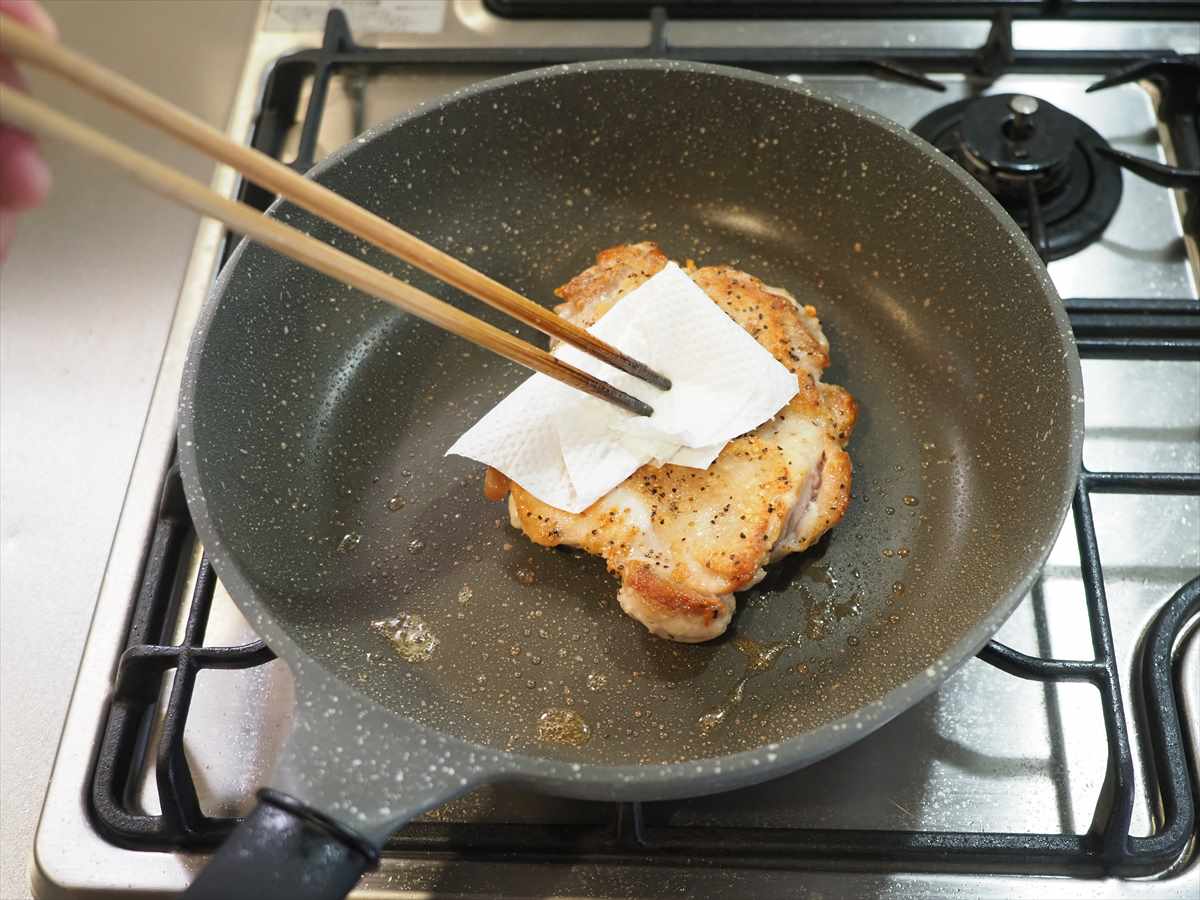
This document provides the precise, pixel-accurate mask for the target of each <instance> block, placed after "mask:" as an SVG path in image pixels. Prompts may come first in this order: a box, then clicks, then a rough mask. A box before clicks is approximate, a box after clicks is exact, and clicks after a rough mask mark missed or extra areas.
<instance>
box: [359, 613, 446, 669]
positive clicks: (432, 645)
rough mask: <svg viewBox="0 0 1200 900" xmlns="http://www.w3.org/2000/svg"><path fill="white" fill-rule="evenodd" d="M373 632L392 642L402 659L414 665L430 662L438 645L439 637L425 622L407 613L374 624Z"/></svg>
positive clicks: (372, 626)
mask: <svg viewBox="0 0 1200 900" xmlns="http://www.w3.org/2000/svg"><path fill="white" fill-rule="evenodd" d="M371 630H372V631H374V632H375V633H376V634H382V635H383V636H384V637H386V638H387V639H388V640H389V641H391V642H392V647H393V648H394V649H395V651H396V652H397V653H399V654H400V656H401V658H402V659H405V660H407V661H408V662H412V663H420V662H428V661H429V660H430V659H431V658H432V657H433V651H434V649H436V648H437V645H438V639H437V635H435V634H434V633H433V631H431V630H430V628H429V626H428V625H427V624H426V623H425V620H424V619H422V618H421V617H420V616H413V615H408V614H407V613H405V614H402V615H399V616H397V617H396V618H394V619H381V620H380V621H378V622H372V623H371Z"/></svg>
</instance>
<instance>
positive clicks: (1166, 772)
mask: <svg viewBox="0 0 1200 900" xmlns="http://www.w3.org/2000/svg"><path fill="white" fill-rule="evenodd" d="M799 7H803V8H804V9H805V12H806V14H811V15H812V16H815V17H817V18H811V19H806V20H803V21H801V20H799V19H796V18H794V16H795V14H796V13H795V11H796V9H797V8H799ZM799 7H798V6H797V5H796V4H781V3H770V2H767V3H764V2H761V0H760V2H758V3H755V2H753V0H726V2H696V0H693V2H691V3H685V2H668V3H660V4H649V3H640V2H628V0H607V2H606V0H593V2H583V3H571V4H568V3H564V2H561V0H455V2H453V3H450V2H445V3H443V2H441V0H415V2H409V3H392V2H388V0H381V2H376V3H365V2H364V3H343V2H332V3H331V2H301V3H284V2H278V0H276V2H273V3H268V4H265V5H264V7H263V10H262V14H261V19H260V23H259V30H258V33H257V36H256V38H255V41H254V44H253V48H252V52H251V56H250V59H249V60H248V63H247V67H246V71H245V74H244V77H243V81H242V87H241V90H240V93H239V95H238V98H237V100H236V102H235V107H234V112H233V114H232V118H231V124H230V132H231V134H232V135H233V136H234V137H236V138H237V139H240V140H246V141H249V142H250V143H252V144H253V145H254V146H256V147H258V148H259V149H261V150H264V151H265V152H268V153H271V154H272V155H275V156H277V157H279V158H281V159H284V160H285V161H288V162H289V163H291V164H292V165H294V166H295V167H296V168H298V169H301V170H303V169H307V168H308V167H309V166H310V165H311V164H312V163H313V162H315V161H316V160H319V159H320V158H322V157H323V156H325V155H326V154H327V153H329V152H330V151H332V150H333V149H335V148H336V147H338V146H340V145H341V144H343V143H345V142H346V141H349V140H351V139H353V138H354V137H355V135H357V134H358V133H360V132H361V131H363V130H364V129H365V128H367V127H370V126H372V125H374V124H377V123H379V122H383V121H386V120H387V119H389V118H390V117H392V116H394V115H396V114H398V113H401V112H404V111H406V110H408V109H411V108H412V107H414V106H416V105H418V104H420V103H421V102H423V101H426V100H430V99H433V98H436V97H438V96H440V95H441V94H443V93H445V92H447V91H450V90H453V89H455V88H458V87H461V86H464V85H467V84H470V83H473V82H476V81H478V80H480V79H483V78H487V77H491V76H493V75H499V74H503V73H506V72H511V71H514V70H518V69H523V68H531V67H535V66H539V65H548V64H555V63H561V62H570V61H575V60H580V59H594V58H606V57H620V56H643V57H644V56H657V57H664V56H666V57H673V58H686V59H698V60H704V61H708V62H719V63H724V64H729V65H741V66H747V67H751V68H755V69H759V70H763V71H768V72H772V73H775V74H777V75H778V76H779V77H781V78H788V79H791V80H794V81H803V82H804V83H806V84H810V85H812V86H813V87H816V88H819V89H821V90H824V91H826V92H829V93H835V94H839V95H841V96H843V97H847V98H849V99H851V100H854V101H856V102H858V103H860V104H862V105H864V106H867V107H869V108H872V109H874V110H876V111H878V112H880V113H882V114H884V115H886V116H889V117H890V118H892V119H894V120H896V121H897V122H900V123H901V124H903V125H905V126H908V127H911V128H913V129H914V130H915V131H916V132H917V133H918V134H921V135H922V136H924V137H926V138H927V139H928V140H930V141H931V142H932V143H934V144H935V145H936V146H938V147H939V148H941V149H942V150H943V151H944V152H946V153H947V154H948V155H950V156H951V157H952V158H954V159H956V160H958V161H959V162H960V164H962V165H963V166H964V167H965V168H967V170H968V171H970V172H971V173H972V174H973V175H974V176H975V177H977V178H978V179H979V180H980V181H981V183H983V184H985V185H986V186H987V187H988V188H989V190H992V191H993V192H994V193H995V194H996V195H997V196H998V198H999V199H1000V200H1001V202H1002V203H1003V204H1004V205H1005V207H1006V208H1007V209H1008V210H1009V211H1010V213H1011V214H1012V215H1013V216H1014V218H1015V219H1016V220H1017V222H1018V223H1019V224H1020V225H1021V226H1022V227H1023V228H1025V229H1026V231H1027V233H1028V234H1029V235H1030V238H1031V241H1032V242H1033V243H1034V246H1035V247H1036V248H1037V249H1038V250H1039V252H1040V253H1041V254H1042V256H1043V258H1044V259H1046V260H1047V264H1048V267H1049V271H1050V274H1051V276H1052V278H1053V280H1054V282H1055V284H1056V286H1057V288H1058V291H1059V293H1060V294H1061V296H1062V297H1063V298H1064V302H1065V304H1066V306H1067V309H1068V311H1069V313H1070V316H1071V323H1072V326H1073V328H1074V330H1075V335H1076V339H1077V342H1078V344H1079V347H1080V352H1081V355H1082V356H1083V357H1084V379H1085V388H1086V394H1087V407H1086V412H1087V433H1086V442H1085V447H1084V462H1085V467H1086V471H1085V473H1084V475H1083V476H1082V478H1081V482H1080V486H1079V489H1078V491H1077V494H1076V499H1075V505H1074V516H1073V518H1072V520H1071V521H1070V522H1069V524H1068V525H1067V526H1066V527H1065V528H1064V530H1063V533H1062V535H1061V536H1060V539H1059V541H1058V544H1057V546H1056V547H1055V548H1054V551H1053V552H1052V554H1051V556H1050V559H1049V561H1048V563H1047V565H1046V567H1045V570H1044V571H1043V574H1042V577H1041V578H1040V580H1039V581H1038V583H1037V585H1036V586H1035V588H1034V589H1033V590H1032V592H1031V593H1030V595H1029V597H1028V598H1027V599H1026V602H1025V603H1024V604H1023V605H1022V606H1021V607H1020V608H1019V609H1018V611H1017V612H1016V614H1015V615H1014V616H1013V618H1012V619H1011V620H1010V621H1009V623H1008V624H1006V625H1005V627H1004V628H1003V629H1002V631H1001V632H1000V634H999V635H998V636H997V641H995V642H993V643H992V644H990V645H989V646H988V647H987V648H986V649H985V650H984V651H983V652H982V653H981V654H980V658H979V659H977V660H975V661H972V662H971V663H970V664H968V665H967V666H966V667H965V668H964V670H963V671H962V672H961V673H960V674H959V675H958V676H956V677H955V678H954V679H953V680H952V681H951V682H949V683H948V684H947V685H946V686H945V687H944V688H943V689H942V690H941V691H940V692H939V693H938V694H936V695H935V696H933V697H931V698H929V699H928V700H926V701H925V702H923V703H922V704H920V705H919V706H917V707H916V708H914V709H913V710H911V711H910V712H908V713H906V714H905V715H902V716H900V717H899V718H898V719H896V720H895V721H894V722H892V723H891V724H889V725H887V726H885V727H884V728H882V729H880V731H878V732H877V733H876V734H874V735H872V736H870V737H869V738H867V739H866V740H864V741H862V742H860V743H858V744H857V745H854V746H852V747H851V748H849V749H847V750H845V751H843V752H842V753H840V754H838V755H837V756H835V757H833V758H830V759H828V760H826V761H824V762H821V763H819V764H817V765H814V766H812V767H810V768H808V769H806V770H803V771H801V772H798V773H795V774H794V775H791V776H788V777H786V778H783V779H780V780H777V781H774V782H771V783H769V784H766V785H762V786H759V787H756V788H751V789H747V790H742V791H737V792H734V793H729V794H723V795H718V796H712V797H706V798H700V799H696V800H688V801H675V802H670V803H647V804H602V803H584V802H581V801H573V800H563V799H557V798H550V797H544V796H540V795H537V794H533V793H531V792H528V791H526V790H523V789H518V788H515V787H510V786H493V787H488V788H484V789H481V790H478V791H476V792H474V793H472V794H470V795H468V796H466V797H463V798H460V799H459V800H456V801H454V802H452V803H450V804H447V805H446V806H444V807H442V808H440V809H438V810H435V811H433V812H431V813H429V814H427V815H426V816H424V817H422V819H420V820H419V821H417V822H414V823H413V824H412V825H410V826H409V827H408V828H406V829H405V830H404V831H403V832H401V833H400V834H399V835H397V836H396V837H395V838H394V839H393V840H392V841H391V843H390V844H389V846H388V848H387V850H386V851H385V854H384V859H383V863H382V865H381V866H380V868H379V869H378V870H377V871H375V872H373V873H371V874H369V875H368V876H367V877H366V878H365V879H364V881H363V883H362V885H361V887H360V891H361V892H362V895H363V896H367V895H369V896H388V897H416V896H464V895H471V896H495V897H510V896H511V897H528V896H539V897H540V896H572V897H626V896H628V897H634V896H647V895H662V894H677V895H683V896H690V897H707V896H713V897H716V896H750V895H754V894H758V895H761V896H770V897H775V896H778V897H801V896H897V897H918V896H920V897H927V896H933V897H942V896H946V897H949V896H982V895H989V896H1004V897H1030V898H1033V897H1038V898H1044V897H1064V898H1066V897H1072V898H1074V897H1133V896H1147V897H1194V896H1196V895H1197V894H1198V893H1200V865H1198V864H1197V863H1195V861H1194V859H1193V853H1194V850H1195V847H1194V843H1195V827H1196V826H1195V822H1196V819H1195V808H1196V795H1197V784H1198V780H1197V756H1196V754H1197V751H1198V750H1200V691H1198V689H1197V687H1196V686H1197V685H1198V684H1200V577H1198V576H1200V541H1197V540H1196V536H1197V534H1200V474H1197V473H1200V301H1198V299H1197V297H1198V287H1200V253H1198V250H1197V244H1196V233H1195V232H1196V228H1195V226H1196V223H1197V222H1198V221H1200V213H1198V212H1197V210H1198V209H1200V183H1198V182H1200V171H1198V170H1200V133H1198V132H1197V118H1196V100H1197V93H1196V85H1197V74H1196V73H1197V71H1200V60H1198V59H1197V58H1196V57H1194V56H1193V57H1191V58H1190V59H1189V58H1188V56H1187V54H1197V53H1198V52H1200V26H1198V25H1196V24H1195V23H1194V18H1195V15H1196V10H1195V9H1194V8H1193V7H1190V6H1188V5H1187V4H1178V3H1166V2H1157V3H1148V4H1141V5H1139V4H1122V3H1105V4H1099V3H1075V4H1041V3H1020V2H1017V3H1006V4H995V3H973V2H963V3H909V2H905V0H898V2H892V3H889V4H872V3H864V4H855V5H854V7H853V9H854V10H855V14H856V15H858V16H860V18H856V19H854V20H846V19H829V18H820V16H828V15H830V14H838V13H841V14H845V13H844V10H845V9H846V8H847V7H845V6H843V5H839V4H820V3H813V4H800V5H799ZM1047 7H1048V8H1050V10H1051V12H1053V13H1055V14H1056V15H1055V16H1053V17H1047V16H1046V15H1045V13H1046V8H1047ZM1185 7H1187V8H1185ZM331 9H334V10H335V11H334V12H333V13H332V14H330V10H331ZM339 9H340V10H343V11H344V13H345V14H344V15H343V12H338V11H337V10H339ZM1097 10H1099V13H1097ZM567 14H571V15H579V16H581V18H577V19H570V20H567V19H562V18H558V19H555V18H546V16H553V15H557V16H563V15H567ZM948 14H949V15H955V16H959V17H960V18H954V19H948V18H935V16H941V17H944V16H946V15H948ZM1013 14H1015V16H1016V17H1015V18H1013ZM1099 14H1103V15H1105V16H1109V17H1113V18H1109V19H1107V20H1103V21H1097V20H1095V17H1096V16H1097V15H1099ZM731 15H733V16H738V15H741V16H744V18H728V17H729V16H731ZM751 15H753V16H754V18H750V16H751ZM788 15H791V16H793V18H787V16H788ZM1130 15H1141V16H1146V17H1154V18H1156V19H1161V20H1163V21H1154V22H1150V21H1132V20H1130V21H1121V20H1120V17H1122V16H1130ZM583 16H586V17H583ZM612 16H623V18H611V17H612ZM781 16H782V17H781ZM974 16H982V18H972V17H974ZM1189 16H1190V17H1191V18H1192V20H1193V21H1184V20H1185V19H1188V17H1189ZM215 186H216V187H217V188H218V189H219V190H221V191H222V192H224V193H227V194H230V195H238V196H241V197H242V198H243V199H245V200H246V201H247V202H251V203H254V204H255V205H258V206H260V207H265V206H266V205H267V204H268V203H269V202H270V200H271V199H272V198H271V197H270V196H269V195H267V194H265V193H264V192H262V191H261V190H259V189H258V188H255V187H253V186H250V185H243V184H240V183H239V182H238V181H237V180H236V178H235V177H234V175H233V174H231V173H230V172H228V171H227V170H222V171H219V172H218V174H217V175H216V177H215ZM401 224H402V223H401ZM636 237H637V236H636V235H631V236H630V239H631V240H632V239H636ZM233 244H234V241H233V239H232V238H231V237H230V236H228V235H226V234H224V233H223V232H222V230H221V228H220V226H218V225H216V224H214V223H212V222H205V223H203V224H202V225H201V227H200V231H199V234H198V237H197V241H196V246H195V251H194V255H193V258H192V262H191V265H190V267H189V270H188V274H187V277H186V281H185V286H184V289H183V292H182V295H181V297H180V301H179V306H178V310H177V313H176V319H175V322H174V325H173V328H172V331H171V335H170V338H169V341H168V344H167V346H166V348H165V351H164V355H163V360H162V365H161V369H160V372H159V376H158V381H157V385H156V388H155V393H154V400H153V403H152V406H151V409H150V413H149V415H148V418H147V421H146V425H145V430H144V433H143V436H142V442H141V446H140V450H139V453H138V457H137V461H136V463H135V467H134V471H133V476H132V478H131V482H130V486H129V491H128V494H127V497H126V502H125V506H124V510H123V513H122V517H121V523H120V526H119V529H118V532H117V535H116V539H115V541H114V545H113V549H112V553H111V556H110V560H109V564H108V569H107V572H106V576H105V579H104V583H103V587H102V590H101V594H100V597H99V599H98V601H97V607H96V612H95V617H94V620H93V624H92V629H91V632H90V635H89V638H88V642H87V646H86V648H85V652H84V657H83V661H82V663H81V668H80V675H79V679H78V682H77V685H76V688H75V693H74V695H73V698H72V702H71V707H70V710H69V713H68V717H67V721H66V725H65V728H64V733H63V739H62V744H61V746H60V749H59V755H58V759H57V761H56V764H55V770H54V774H53V776H52V779H51V783H50V787H49V790H48V794H47V798H46V803H45V807H44V809H43V814H42V819H41V823H40V825H39V830H38V837H37V842H36V847H35V871H34V881H35V884H34V886H35V892H36V894H37V896H39V897H45V898H49V897H118V896H120V897H125V896H146V897H151V896H170V895H172V894H175V893H177V892H178V891H180V890H182V889H183V888H184V887H185V886H186V885H187V883H188V882H189V880H190V879H191V877H192V876H193V875H194V873H195V871H197V870H198V869H199V868H200V867H201V866H202V865H203V864H204V862H205V860H206V858H207V856H206V854H207V853H208V852H210V851H211V849H212V847H213V846H215V845H216V844H217V843H219V841H220V840H221V838H222V837H224V836H225V835H226V834H227V833H228V832H229V830H230V829H231V828H232V827H233V825H234V824H235V823H236V821H237V817H238V816H240V815H242V814H244V813H246V812H247V811H248V810H249V808H250V807H251V806H252V804H253V792H254V789H255V788H256V787H257V786H258V785H260V784H263V783H265V782H266V781H267V779H268V777H269V775H270V772H271V770H272V768H273V766H274V763H275V760H276V759H277V757H278V754H279V751H280V749H281V745H282V741H283V739H284V737H285V736H286V734H287V731H288V727H289V724H290V716H291V710H292V703H293V696H292V683H291V679H290V676H289V673H288V670H287V668H286V667H285V666H284V665H283V664H282V663H281V662H280V661H278V660H275V659H274V658H273V655H272V654H271V652H270V650H269V649H268V648H267V647H266V646H265V645H263V644H262V643H261V642H260V641H258V639H257V637H256V636H255V635H254V633H253V631H252V630H251V629H250V627H249V626H248V625H247V623H246V622H245V620H244V619H242V617H241V616H240V614H239V613H238V611H237V608H236V606H235V605H234V604H233V602H232V601H231V600H230V598H229V596H228V594H227V593H226V592H225V591H224V589H223V587H222V586H221V585H220V583H219V582H218V580H217V579H216V578H215V576H214V574H213V571H212V569H211V567H210V566H209V565H208V563H207V562H206V560H205V558H204V551H203V548H202V547H200V546H199V545H198V544H197V542H196V539H195V535H194V532H193V530H192V528H191V523H190V520H189V517H188V514H187V509H186V504H185V503H184V502H183V496H182V490H181V487H180V483H179V479H178V474H177V472H176V470H175V468H174V466H173V455H174V446H173V440H174V426H175V404H176V400H177V397H178V389H179V378H180V372H181V368H182V364H183V359H184V355H185V352H186V347H187V341H188V338H189V336H190V333H191V330H192V327H193V325H194V323H195V321H196V317H197V314H198V311H199V308H200V306H201V305H202V303H203V301H204V298H205V296H206V294H207V292H208V289H209V287H210V285H211V283H212V280H213V278H214V276H215V273H216V271H217V270H218V268H219V266H220V264H221V262H222V261H223V260H224V258H225V257H226V256H227V254H228V253H229V251H230V250H231V249H232V246H233ZM930 252H936V248H935V247H931V248H930Z"/></svg>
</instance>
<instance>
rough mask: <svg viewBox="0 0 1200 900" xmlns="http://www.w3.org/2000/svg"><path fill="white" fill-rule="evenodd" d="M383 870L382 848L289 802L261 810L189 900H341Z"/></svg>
mask: <svg viewBox="0 0 1200 900" xmlns="http://www.w3.org/2000/svg"><path fill="white" fill-rule="evenodd" d="M378 862H379V848H378V847H376V846H375V845H374V844H372V843H371V842H370V841H368V840H367V839H366V838H364V837H363V836H362V835H360V834H358V833H357V832H355V831H354V830H353V829H350V828H347V827H346V826H344V825H342V824H341V823H340V822H336V821H335V820H333V819H331V818H330V817H329V816H327V815H325V814H324V813H322V812H319V811H317V810H315V809H313V808H312V807H309V806H306V805H305V804H304V803H302V802H300V801H299V800H297V799H296V798H295V797H292V796H290V795H288V794H284V793H282V792H280V791H275V790H271V789H270V788H264V789H262V790H261V791H259V792H258V806H257V807H255V809H254V812H252V813H251V814H250V815H249V816H248V817H247V818H246V820H245V821H244V822H242V824H241V825H239V826H238V827H237V828H236V829H235V830H234V832H233V834H231V835H230V836H229V837H228V838H227V839H226V841H225V843H223V844H222V845H221V848H220V849H219V850H218V851H217V853H216V855H215V856H213V858H212V861H211V862H209V864H208V865H207V866H205V868H204V870H203V871H202V872H201V873H200V875H199V876H198V877H197V878H196V880H195V881H194V882H193V883H192V886H191V887H189V888H188V889H187V891H186V892H185V893H184V897H185V898H188V900H340V898H342V897H345V896H346V895H347V894H348V893H350V890H351V889H352V888H353V887H354V885H356V884H357V883H358V879H359V878H360V877H361V876H362V874H363V872H365V871H367V870H368V869H373V868H374V867H375V866H376V865H377V864H378Z"/></svg>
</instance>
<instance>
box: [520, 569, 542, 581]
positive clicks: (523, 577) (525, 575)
mask: <svg viewBox="0 0 1200 900" xmlns="http://www.w3.org/2000/svg"><path fill="white" fill-rule="evenodd" d="M517 581H519V582H521V584H533V583H534V582H535V581H537V575H535V574H534V572H533V569H526V568H520V569H517Z"/></svg>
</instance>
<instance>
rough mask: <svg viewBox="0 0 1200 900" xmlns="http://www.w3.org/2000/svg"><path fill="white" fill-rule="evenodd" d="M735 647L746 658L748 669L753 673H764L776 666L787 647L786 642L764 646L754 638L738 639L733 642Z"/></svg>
mask: <svg viewBox="0 0 1200 900" xmlns="http://www.w3.org/2000/svg"><path fill="white" fill-rule="evenodd" d="M733 646H735V647H737V648H738V650H740V651H741V652H742V653H743V654H744V655H745V657H746V669H747V670H748V671H751V672H763V671H766V670H767V669H769V668H771V666H773V665H774V664H775V660H776V659H777V658H778V656H779V654H780V653H782V652H783V651H784V648H785V647H787V643H786V642H782V641H781V642H778V643H771V644H764V643H761V642H759V641H756V640H754V639H753V638H748V637H737V638H734V640H733Z"/></svg>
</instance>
